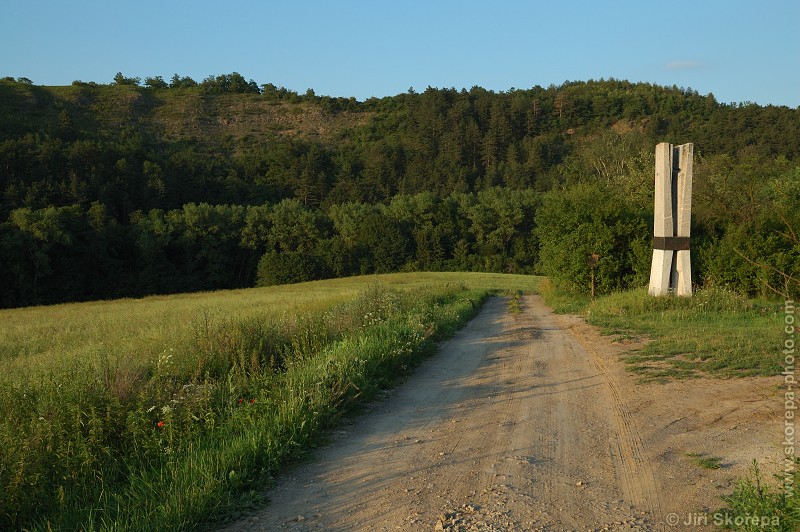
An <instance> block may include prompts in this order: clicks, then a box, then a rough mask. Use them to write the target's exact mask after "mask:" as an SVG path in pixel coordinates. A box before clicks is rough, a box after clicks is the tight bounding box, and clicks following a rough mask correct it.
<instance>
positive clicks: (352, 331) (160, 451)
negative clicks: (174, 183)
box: [0, 275, 531, 530]
mask: <svg viewBox="0 0 800 532" xmlns="http://www.w3.org/2000/svg"><path fill="white" fill-rule="evenodd" d="M461 277H462V279H463V278H464V277H466V276H464V275H462V276H461ZM494 278H495V280H498V281H501V282H500V283H498V284H503V283H509V284H514V283H516V287H517V288H519V287H521V285H523V284H526V283H527V284H528V286H527V288H530V284H529V283H530V282H531V281H530V278H521V277H520V278H518V279H516V280H510V279H508V278H505V277H503V278H501V277H500V276H495V277H494ZM402 279H403V278H402V276H400V277H392V278H390V280H391V281H394V282H397V283H399V286H402V287H403V288H404V289H402V290H400V289H393V288H390V287H388V286H387V285H386V284H385V283H384V284H382V285H377V284H371V282H372V281H373V280H372V279H371V280H369V281H365V280H364V279H361V280H360V281H358V280H350V281H339V282H328V283H309V284H308V285H307V286H304V287H298V286H295V287H287V288H281V289H277V290H276V289H263V290H253V291H235V292H225V293H218V294H205V295H194V296H177V297H171V298H153V299H150V300H144V301H130V300H129V301H121V302H106V303H94V304H83V305H74V306H59V307H49V308H34V309H20V310H18V311H6V312H5V313H4V314H0V319H2V320H3V324H4V325H7V327H3V330H4V333H3V334H2V336H0V369H2V373H1V374H0V375H1V376H0V419H2V421H0V528H3V529H6V528H21V527H25V528H31V529H47V528H55V529H68V530H72V529H116V528H124V529H134V530H156V529H159V530H161V529H173V530H180V529H187V528H192V527H194V526H196V525H197V524H198V523H202V522H204V521H207V520H209V519H212V518H214V517H215V516H221V515H226V514H228V513H229V512H231V511H233V509H235V508H240V507H242V506H245V505H247V504H248V503H250V502H253V501H254V500H256V499H257V495H256V494H257V493H258V491H257V489H256V488H257V487H258V486H261V485H263V484H264V483H265V482H267V481H268V480H269V479H270V478H271V476H272V475H274V474H275V472H276V471H277V470H278V469H279V467H280V466H281V464H284V463H286V462H287V461H288V460H291V459H293V458H294V457H296V456H298V455H300V454H302V453H303V452H304V451H305V450H306V449H308V447H309V446H311V445H313V444H314V443H315V442H316V441H318V438H319V436H320V433H321V431H322V430H324V429H325V428H326V427H328V426H330V424H331V423H333V422H335V420H336V419H337V417H338V416H340V415H341V413H342V412H344V411H345V410H346V409H347V408H348V407H349V406H350V405H352V404H353V403H354V402H357V401H360V400H364V399H366V398H369V397H370V396H372V394H374V392H375V390H377V389H379V388H380V387H382V386H386V385H388V384H389V383H390V382H391V381H392V380H393V379H394V378H396V377H397V375H400V374H403V373H404V372H406V371H407V370H408V368H410V367H411V366H413V364H414V363H415V362H416V361H417V360H418V359H419V358H420V357H422V356H425V355H426V354H428V353H430V352H431V350H432V349H434V346H435V342H436V340H437V339H439V338H442V337H443V336H446V335H447V334H451V333H452V332H453V331H454V330H455V329H456V328H457V327H459V326H460V325H461V324H463V323H464V321H465V320H466V319H468V318H469V317H470V316H471V315H472V314H473V313H474V312H475V311H476V309H477V308H478V306H479V305H480V302H481V301H482V299H483V297H484V296H485V295H486V294H487V287H486V282H487V281H489V278H484V279H476V278H474V277H473V278H471V279H469V281H470V282H472V283H475V284H478V285H480V284H483V285H484V286H483V288H481V289H478V290H470V289H468V288H467V287H466V286H464V285H463V284H459V283H456V282H454V281H455V280H456V279H455V278H453V279H451V278H449V277H444V278H438V281H439V283H438V284H435V285H431V284H429V283H430V281H431V279H429V278H426V277H425V276H422V277H413V276H407V277H406V282H405V283H403V281H402ZM442 281H444V283H443V282H442ZM503 288H506V287H503Z"/></svg>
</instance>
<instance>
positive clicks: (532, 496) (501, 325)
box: [228, 296, 782, 531]
mask: <svg viewBox="0 0 800 532" xmlns="http://www.w3.org/2000/svg"><path fill="white" fill-rule="evenodd" d="M637 345H638V344H637V343H635V342H633V343H630V342H629V343H627V344H620V343H614V342H613V341H612V339H610V338H608V337H603V336H601V335H600V334H599V333H598V332H597V330H596V329H595V328H593V327H591V326H589V325H587V324H586V323H585V322H584V321H583V320H581V319H580V318H578V317H575V316H557V315H555V314H553V313H552V312H551V311H550V310H549V309H548V308H547V307H546V306H545V305H544V304H543V303H542V301H541V300H540V298H539V297H538V296H529V297H526V298H525V299H524V300H523V312H522V313H521V314H510V313H509V312H508V311H507V301H506V300H504V299H503V298H493V299H491V300H490V301H488V302H487V304H486V305H485V306H484V308H483V309H482V311H481V312H480V314H479V315H478V316H477V317H476V318H475V319H474V320H473V321H471V322H470V323H469V324H468V325H467V327H465V328H464V329H463V330H462V331H460V332H459V333H458V334H457V335H456V336H455V337H454V338H453V339H452V340H450V341H449V342H447V343H445V344H443V345H442V346H441V349H440V351H439V352H438V354H436V355H435V356H433V357H431V358H430V359H428V360H427V361H425V362H424V363H423V364H422V365H421V366H420V367H419V368H418V369H417V371H416V372H415V373H414V374H413V375H412V376H411V377H410V378H409V379H408V380H407V382H405V383H404V384H403V385H402V386H400V387H398V388H396V389H394V390H393V391H391V392H389V393H388V394H386V395H385V396H384V397H383V398H382V399H380V400H378V401H376V402H374V403H372V404H371V405H369V407H368V408H367V412H365V413H364V414H363V415H360V416H358V417H357V418H355V419H353V420H351V421H350V422H349V424H347V425H345V426H343V427H341V428H340V430H338V431H336V432H335V433H334V434H333V437H332V442H331V443H330V444H329V445H327V446H325V447H324V448H322V449H320V450H318V451H317V452H316V453H315V455H314V459H313V460H312V461H310V462H308V463H305V464H302V465H299V466H297V467H295V468H293V469H292V470H291V471H289V472H288V473H287V474H286V475H284V476H283V477H281V478H280V479H278V481H277V484H276V487H275V488H274V489H272V490H271V491H270V492H269V493H268V498H269V500H270V502H269V504H268V505H267V506H266V507H265V508H263V509H262V510H260V511H258V512H255V513H253V514H251V515H249V516H247V517H245V518H243V519H242V520H241V521H239V522H236V523H234V524H232V525H231V526H230V527H229V528H228V530H236V531H245V530H282V529H288V530H370V531H379V530H415V531H416V530H668V529H676V530H681V529H692V530H704V529H712V528H713V527H712V525H713V523H714V516H713V512H715V511H716V510H717V509H719V508H721V507H722V506H723V501H722V499H721V497H722V496H724V495H727V494H729V493H731V492H732V490H733V487H734V485H735V482H736V480H737V479H738V478H739V477H741V476H744V475H746V474H747V472H748V469H749V466H750V464H751V463H752V461H753V460H754V459H755V460H757V461H758V462H759V464H761V467H762V470H764V471H767V472H776V471H777V470H778V461H779V459H780V458H781V448H780V442H781V438H782V433H781V428H780V424H779V423H780V419H781V410H780V409H781V407H782V403H781V402H780V400H779V399H780V398H779V395H778V384H779V382H778V381H777V380H776V379H775V378H747V379H731V380H719V379H694V380H687V381H678V382H671V383H667V384H641V383H639V382H637V379H636V377H635V376H634V375H631V374H629V373H626V372H625V368H624V364H623V363H622V362H621V360H620V354H621V353H623V352H625V351H627V350H630V349H632V348H635V347H637ZM687 453H698V454H701V455H704V456H715V457H719V458H720V459H721V465H722V467H720V468H719V469H713V470H712V469H703V468H701V467H699V466H698V465H696V464H694V463H693V462H692V461H691V459H690V458H689V457H688V456H687ZM767 476H769V474H768V475H767ZM676 520H677V521H678V524H677V525H676V526H672V525H673V523H674V522H675V521H676ZM686 523H692V525H691V526H689V525H687V524H686ZM695 525H697V526H695Z"/></svg>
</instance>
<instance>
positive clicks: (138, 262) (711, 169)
mask: <svg viewBox="0 0 800 532" xmlns="http://www.w3.org/2000/svg"><path fill="white" fill-rule="evenodd" d="M117 78H118V79H115V83H114V84H113V85H108V86H102V85H97V84H84V83H83V82H76V84H73V86H72V87H55V88H53V87H38V86H36V85H33V84H32V83H31V82H29V80H24V81H19V80H0V191H1V193H2V196H0V246H2V248H0V261H1V262H2V266H0V268H2V270H3V272H2V273H3V275H4V278H6V279H11V280H12V282H11V283H6V286H5V288H4V291H3V295H2V303H1V304H2V305H3V306H17V305H27V304H36V303H49V302H56V301H70V300H79V299H91V298H98V297H101V298H102V297H118V296H126V295H143V294H148V293H163V292H175V291H186V290H202V289H213V288H229V287H238V286H251V285H252V284H254V283H256V282H260V283H262V284H267V283H273V282H288V281H294V280H300V279H301V278H302V279H307V278H319V277H325V276H340V275H352V274H356V273H370V272H378V271H381V272H382V271H392V270H396V269H479V270H491V271H520V272H531V271H538V272H542V273H546V274H548V275H551V276H552V277H554V278H555V279H560V280H561V282H563V283H564V284H565V285H570V286H572V287H573V288H579V289H585V286H586V276H587V275H588V269H587V268H586V263H585V256H586V254H592V253H595V254H598V255H600V256H601V263H600V265H599V273H600V279H599V282H600V285H601V288H602V289H604V290H611V289H615V288H618V287H624V286H631V285H635V284H641V283H642V282H643V279H644V276H646V273H647V267H649V266H647V264H648V261H649V256H648V253H649V251H648V250H649V243H648V241H647V240H648V238H649V234H650V229H648V226H649V224H651V223H652V219H651V217H652V183H651V181H652V173H653V162H652V151H653V146H654V145H655V143H656V142H659V141H664V140H666V141H671V142H675V143H683V142H694V143H695V147H696V153H697V160H696V167H695V172H696V183H695V196H696V199H695V209H694V213H695V220H696V223H695V225H696V226H697V227H695V228H693V235H696V238H694V239H693V241H694V242H696V243H697V246H698V247H696V248H694V249H697V252H693V257H695V260H696V262H697V264H696V266H695V272H696V273H697V275H696V276H695V277H696V280H697V281H698V282H700V283H719V284H724V285H726V286H731V287H733V288H736V289H738V290H741V291H745V292H748V293H766V292H770V291H771V290H772V289H775V288H776V287H777V288H780V286H781V285H785V284H786V282H787V278H785V277H781V273H783V274H786V275H790V277H791V278H797V277H798V274H800V272H798V271H797V268H798V264H800V260H798V258H800V252H799V251H798V242H797V236H796V235H797V234H798V227H800V220H797V212H796V211H797V209H796V205H798V204H800V202H798V197H797V191H798V190H799V189H800V186H798V183H797V179H798V177H797V176H798V165H797V163H796V162H795V160H796V156H797V149H798V146H800V117H798V110H794V109H788V108H785V107H774V106H767V107H761V106H757V105H753V104H737V105H729V104H721V103H719V102H717V101H716V100H715V99H714V97H713V96H712V95H707V96H701V95H699V94H698V93H696V92H695V91H692V90H691V89H684V88H678V87H659V86H654V85H650V84H643V83H637V84H632V83H629V82H625V81H618V80H607V81H604V80H601V81H589V82H570V83H564V84H562V85H559V86H554V85H553V86H550V87H547V88H543V87H534V88H532V89H525V90H517V89H512V90H510V91H508V92H501V93H495V92H492V91H487V90H485V89H481V88H479V87H473V88H472V89H469V90H466V89H462V90H460V91H459V90H456V89H434V88H430V87H429V88H428V89H426V90H425V91H424V92H422V93H417V92H415V91H414V90H413V89H410V90H409V91H408V92H407V93H404V94H399V95H396V96H391V97H386V98H380V99H378V98H371V99H369V100H367V101H364V102H357V101H355V100H354V99H352V98H350V99H345V98H331V97H327V96H317V95H316V94H315V93H314V91H313V90H309V91H307V92H306V93H305V94H304V95H298V94H296V93H292V92H291V91H288V90H286V89H279V88H277V87H275V86H274V85H270V84H267V85H262V86H260V87H259V86H258V85H257V84H255V82H253V81H252V80H250V81H244V78H243V77H242V76H240V75H238V74H236V73H234V74H231V75H223V76H209V78H207V80H205V81H204V82H203V83H206V85H205V88H203V87H202V86H201V85H203V83H200V84H195V83H194V82H193V80H191V79H190V78H188V79H186V78H181V77H180V76H178V75H177V74H176V75H175V76H174V77H173V78H172V80H171V82H170V83H168V84H167V86H166V87H164V86H163V84H162V83H160V82H158V80H156V81H152V80H151V82H150V83H148V79H150V78H147V79H146V80H145V85H144V86H142V85H141V84H140V83H141V81H140V80H139V79H137V78H126V77H125V76H123V75H122V74H119V75H118V76H117ZM162 81H163V80H162ZM214 87H216V88H214ZM265 101H266V102H267V103H268V105H269V106H270V107H269V109H270V112H274V113H277V116H279V117H283V118H285V119H286V120H287V123H295V122H292V120H310V121H312V125H313V126H314V127H317V128H319V127H324V126H326V125H327V124H331V123H333V121H334V119H335V118H337V117H339V118H341V117H345V118H347V117H349V118H352V120H351V121H349V122H348V121H347V120H344V121H343V122H342V123H344V124H346V125H344V126H340V129H337V130H335V131H331V132H328V133H327V135H326V136H325V137H324V138H322V137H315V136H313V135H309V134H307V133H303V132H302V131H301V129H302V128H300V129H298V130H297V131H284V130H274V129H269V128H268V127H266V126H265V127H264V128H263V129H261V130H257V131H256V130H253V129H252V128H251V129H249V130H237V129H235V128H233V127H232V128H229V129H228V130H226V131H228V133H227V134H224V135H222V134H220V132H219V128H218V127H217V126H215V125H214V122H213V121H214V120H217V119H219V117H217V116H216V113H218V111H217V109H218V108H217V107H214V105H217V104H220V105H221V104H222V103H224V104H225V105H226V106H227V107H224V109H226V110H227V111H226V112H228V113H232V114H229V115H227V116H225V117H222V118H223V119H225V120H226V121H228V122H232V123H234V124H235V123H236V122H237V120H239V119H240V118H241V120H244V118H245V117H246V116H247V115H248V113H250V114H252V112H253V111H248V109H256V108H257V109H262V110H263V109H264V108H263V107H253V106H258V105H262V104H261V103H259V102H265ZM187 102H190V103H192V105H194V106H195V107H192V109H194V111H192V112H201V114H200V116H198V117H196V120H197V121H198V123H199V124H200V126H199V127H198V128H196V129H195V130H193V131H192V132H191V135H189V134H185V135H184V136H178V137H177V138H176V136H175V135H174V134H173V135H169V134H168V131H167V130H168V129H170V127H172V125H174V124H179V123H181V122H182V121H183V120H185V118H186V117H185V115H183V114H182V112H185V109H187V108H188V107H187ZM173 109H174V111H173ZM198 109H199V111H198ZM237 113H238V114H237ZM173 114H174V115H175V118H174V119H173V122H169V121H165V120H164V119H163V116H168V117H169V116H172V115H173ZM203 124H207V126H206V127H204V126H203ZM490 198H494V199H490ZM406 204H408V205H413V207H412V206H407V207H406V209H407V210H408V211H409V212H414V213H415V214H414V215H413V216H412V215H409V214H408V213H405V214H401V210H402V209H401V208H400V205H406ZM423 205H426V206H423ZM487 205H492V206H491V207H489V206H487ZM520 209H521V211H520ZM519 212H522V213H523V214H522V215H521V216H522V218H521V221H519V222H514V223H511V222H510V221H509V220H516V219H517V218H515V217H518V216H519ZM512 213H516V214H513V215H512ZM587 219H591V220H593V221H591V222H589V221H587ZM255 220H260V221H259V222H258V223H259V224H261V225H258V224H257V223H256V222H255ZM345 220H349V221H345ZM420 220H425V221H426V222H425V225H422V226H420V223H421V222H420ZM500 220H505V221H502V222H501V221H500ZM536 220H538V222H537V221H536ZM648 220H649V221H648ZM492 224H499V225H497V227H494V228H492V227H493V225H492ZM649 227H650V228H651V227H652V226H649ZM255 235H260V236H255ZM278 235H280V236H278ZM302 235H304V236H302ZM487 235H492V236H491V237H489V236H487ZM642 235H644V236H642ZM370 239H372V240H370ZM589 248H591V249H589ZM779 272H780V273H779ZM87 273H88V274H87ZM789 284H791V283H789Z"/></svg>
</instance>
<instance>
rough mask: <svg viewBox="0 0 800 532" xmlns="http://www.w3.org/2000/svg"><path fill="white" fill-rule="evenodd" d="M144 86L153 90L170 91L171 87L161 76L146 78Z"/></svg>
mask: <svg viewBox="0 0 800 532" xmlns="http://www.w3.org/2000/svg"><path fill="white" fill-rule="evenodd" d="M144 84H145V86H146V87H150V88H151V89H168V88H169V85H168V84H167V82H166V81H164V78H162V77H161V76H155V77H147V78H144Z"/></svg>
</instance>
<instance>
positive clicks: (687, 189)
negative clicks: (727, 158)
mask: <svg viewBox="0 0 800 532" xmlns="http://www.w3.org/2000/svg"><path fill="white" fill-rule="evenodd" d="M693 151H694V145H693V144H691V143H690V144H682V145H680V146H673V145H672V144H669V143H667V142H662V143H660V144H658V145H657V146H656V172H655V174H656V175H655V211H654V214H655V216H654V220H653V263H652V265H651V267H650V288H649V290H648V292H649V293H650V295H653V296H661V295H666V294H669V293H675V294H677V295H679V296H686V297H691V295H692V265H691V256H690V254H689V236H690V230H691V216H692V155H693Z"/></svg>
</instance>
